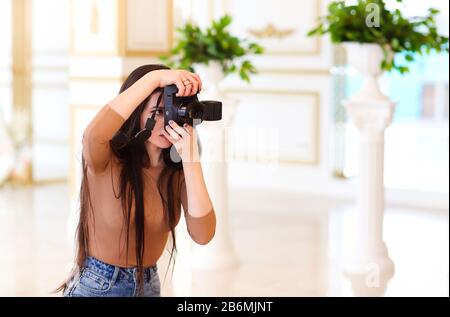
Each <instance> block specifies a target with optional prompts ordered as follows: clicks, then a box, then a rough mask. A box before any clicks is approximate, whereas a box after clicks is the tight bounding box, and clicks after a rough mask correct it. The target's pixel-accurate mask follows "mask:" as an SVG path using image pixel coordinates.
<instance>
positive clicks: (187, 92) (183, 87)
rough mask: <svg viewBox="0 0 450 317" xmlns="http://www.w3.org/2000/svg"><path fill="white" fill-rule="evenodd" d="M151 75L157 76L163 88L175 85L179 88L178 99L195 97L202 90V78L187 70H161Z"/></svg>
mask: <svg viewBox="0 0 450 317" xmlns="http://www.w3.org/2000/svg"><path fill="white" fill-rule="evenodd" d="M149 74H151V75H152V76H155V79H156V80H157V82H158V83H159V87H161V88H163V87H165V86H168V85H172V84H175V85H176V86H177V88H178V93H177V94H176V96H177V97H185V96H193V95H195V94H197V93H198V92H199V91H200V90H202V81H201V79H200V76H199V75H197V74H195V73H191V72H189V71H187V70H182V69H159V70H155V71H152V72H150V73H149ZM188 81H189V82H188Z"/></svg>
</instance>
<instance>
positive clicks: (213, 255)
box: [191, 71, 238, 270]
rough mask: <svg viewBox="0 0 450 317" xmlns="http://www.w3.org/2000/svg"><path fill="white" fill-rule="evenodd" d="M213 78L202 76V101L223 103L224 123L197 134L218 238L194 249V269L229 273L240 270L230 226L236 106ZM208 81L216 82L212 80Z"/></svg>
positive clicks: (206, 125)
mask: <svg viewBox="0 0 450 317" xmlns="http://www.w3.org/2000/svg"><path fill="white" fill-rule="evenodd" d="M199 73H201V71H200V72H199ZM202 75H203V76H202ZM211 75H213V74H210V75H209V76H208V74H200V76H201V78H202V80H203V91H202V93H201V94H200V95H199V99H200V100H219V101H222V120H220V121H211V122H203V123H202V124H200V125H199V126H198V127H197V131H198V133H199V137H200V142H201V145H202V157H201V161H202V168H203V174H204V177H205V182H206V185H207V188H208V193H209V195H210V197H211V200H212V202H213V204H214V209H215V212H216V220H217V221H216V234H215V236H214V238H213V240H212V241H211V242H209V243H208V244H206V245H202V246H200V245H194V246H193V249H192V251H193V253H192V261H191V268H192V269H194V270H205V269H206V270H216V269H220V270H228V269H234V268H237V267H238V258H237V255H236V252H235V250H234V247H233V244H232V240H231V236H230V230H229V224H228V212H229V210H228V162H227V159H228V158H227V140H228V138H227V129H228V128H229V127H230V126H231V124H232V121H233V115H234V109H235V107H236V102H235V101H234V100H231V99H228V98H226V97H225V96H224V95H223V94H221V93H220V92H219V90H218V88H217V81H216V80H217V79H216V78H214V77H217V76H211ZM208 77H209V78H213V79H212V80H209V79H208Z"/></svg>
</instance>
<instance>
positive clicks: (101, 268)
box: [85, 256, 158, 279]
mask: <svg viewBox="0 0 450 317" xmlns="http://www.w3.org/2000/svg"><path fill="white" fill-rule="evenodd" d="M85 266H86V267H87V268H89V269H91V270H94V271H96V272H97V273H100V274H101V275H102V276H104V277H106V278H107V279H112V277H113V276H114V275H115V274H117V273H118V272H122V273H128V274H130V275H135V274H136V273H137V267H131V268H122V267H118V266H115V265H111V264H108V263H105V262H103V261H100V260H99V259H97V258H95V257H92V256H88V257H87V258H86V261H85ZM157 270H158V268H157V265H156V264H155V265H153V266H150V267H146V268H144V277H147V276H148V277H151V276H152V275H153V274H155V273H157Z"/></svg>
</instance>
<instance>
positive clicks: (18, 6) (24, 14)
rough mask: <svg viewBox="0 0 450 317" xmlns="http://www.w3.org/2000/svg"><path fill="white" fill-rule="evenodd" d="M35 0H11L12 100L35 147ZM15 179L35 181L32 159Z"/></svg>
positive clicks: (30, 141)
mask: <svg viewBox="0 0 450 317" xmlns="http://www.w3.org/2000/svg"><path fill="white" fill-rule="evenodd" d="M31 19H32V2H31V1H29V0H14V1H12V32H13V34H12V35H13V38H12V42H13V43H12V103H13V111H14V112H17V111H21V112H23V115H24V116H26V117H27V118H26V120H25V121H26V126H23V127H21V128H22V129H26V130H27V131H28V136H27V139H28V140H27V142H28V143H29V144H30V146H32V145H31V144H32V136H33V126H32V124H33V121H32V108H31V107H32V86H33V83H32V65H31V61H32V38H31V34H32V20H31ZM17 177H18V178H20V179H13V180H12V182H15V181H17V182H19V183H21V184H31V183H32V181H33V166H32V162H29V165H28V166H27V168H26V172H25V173H24V175H18V176H17Z"/></svg>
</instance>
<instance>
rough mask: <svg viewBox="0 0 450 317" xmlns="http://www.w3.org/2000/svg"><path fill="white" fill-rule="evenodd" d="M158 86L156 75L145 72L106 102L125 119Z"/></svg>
mask: <svg viewBox="0 0 450 317" xmlns="http://www.w3.org/2000/svg"><path fill="white" fill-rule="evenodd" d="M158 87H159V80H158V79H157V78H156V76H155V75H154V74H152V72H150V73H147V74H146V75H144V76H143V77H142V78H141V79H139V80H138V81H136V82H135V83H134V84H133V85H132V86H131V87H129V88H128V89H127V90H125V91H123V92H122V93H121V94H119V95H118V96H116V97H115V98H114V99H113V100H111V101H110V102H109V103H108V104H109V106H110V107H111V108H112V109H113V110H114V111H116V112H117V113H118V114H119V115H120V116H121V117H122V118H124V119H125V120H127V119H128V118H129V117H130V116H131V114H132V113H133V111H134V110H135V109H136V108H137V106H139V104H140V103H141V102H142V101H144V100H145V98H147V97H148V96H149V95H150V94H151V93H152V92H153V91H154V90H155V89H156V88H158Z"/></svg>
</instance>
